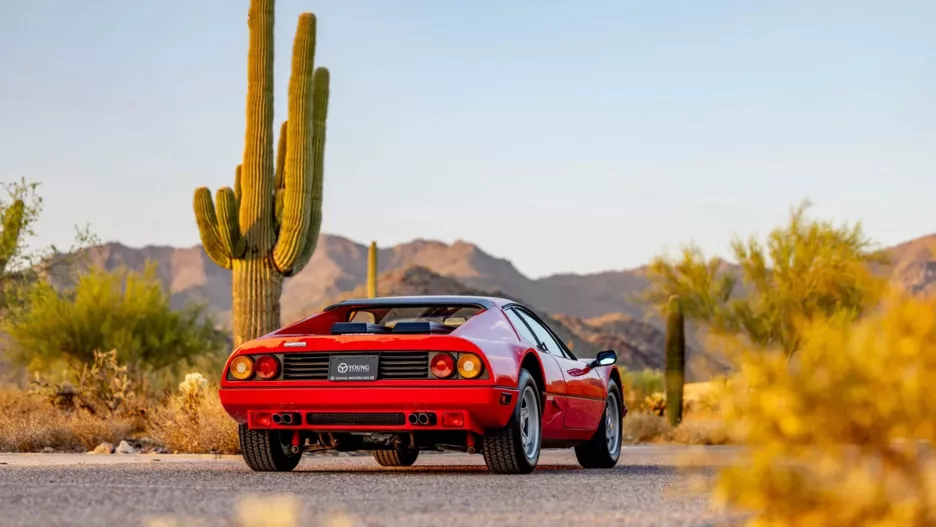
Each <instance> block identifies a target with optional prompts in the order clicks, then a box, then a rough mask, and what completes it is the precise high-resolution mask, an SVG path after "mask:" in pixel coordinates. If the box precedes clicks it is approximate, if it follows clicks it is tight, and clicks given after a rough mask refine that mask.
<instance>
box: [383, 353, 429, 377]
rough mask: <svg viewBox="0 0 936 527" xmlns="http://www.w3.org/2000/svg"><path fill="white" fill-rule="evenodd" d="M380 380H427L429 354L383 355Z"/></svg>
mask: <svg viewBox="0 0 936 527" xmlns="http://www.w3.org/2000/svg"><path fill="white" fill-rule="evenodd" d="M378 364H379V365H380V368H378V374H377V377H378V378H380V379H426V378H428V377H429V353H427V352H425V351H414V352H408V351H407V352H402V353H382V354H381V355H380V362H379V363H378Z"/></svg>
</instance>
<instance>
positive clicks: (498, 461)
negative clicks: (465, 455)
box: [481, 369, 543, 474]
mask: <svg viewBox="0 0 936 527" xmlns="http://www.w3.org/2000/svg"><path fill="white" fill-rule="evenodd" d="M517 387H518V388H519V390H518V391H519V394H520V399H519V400H518V401H517V405H516V406H515V407H514V411H513V414H512V415H511V416H510V421H508V422H507V426H506V427H504V428H501V429H499V430H492V431H489V432H487V433H486V434H485V435H484V439H483V440H482V443H481V452H482V454H483V455H484V462H485V463H486V464H487V466H488V470H490V471H491V472H494V473H497V474H529V473H530V472H533V469H535V468H536V463H537V462H538V461H539V456H540V445H541V443H542V429H543V412H542V410H541V408H540V391H539V389H538V388H537V387H536V382H534V381H533V376H532V375H530V372H528V371H527V370H525V369H521V370H520V378H519V382H518V383H517Z"/></svg>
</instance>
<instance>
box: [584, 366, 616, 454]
mask: <svg viewBox="0 0 936 527" xmlns="http://www.w3.org/2000/svg"><path fill="white" fill-rule="evenodd" d="M575 457H576V459H578V462H579V464H580V465H582V466H583V467H585V468H612V467H613V466H614V465H617V462H618V458H619V457H621V399H620V395H619V394H618V389H617V384H615V382H614V381H609V382H608V398H607V399H606V400H605V411H604V414H603V415H602V416H601V422H600V423H599V424H598V430H596V431H595V435H594V436H592V438H591V439H589V440H588V441H587V442H585V443H582V444H579V445H576V446H575Z"/></svg>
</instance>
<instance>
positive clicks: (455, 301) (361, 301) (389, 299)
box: [324, 295, 496, 311]
mask: <svg viewBox="0 0 936 527" xmlns="http://www.w3.org/2000/svg"><path fill="white" fill-rule="evenodd" d="M435 305H439V306H444V305H466V306H479V307H483V308H485V309H490V308H492V307H494V306H495V305H496V303H495V302H494V300H493V299H491V298H488V297H484V296H460V295H449V296H434V295H425V296H386V297H380V298H352V299H349V300H344V301H341V302H338V303H337V304H332V305H330V306H328V307H326V308H325V309H324V311H328V310H330V309H335V308H336V307H341V306H435Z"/></svg>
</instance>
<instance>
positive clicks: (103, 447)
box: [92, 441, 114, 454]
mask: <svg viewBox="0 0 936 527" xmlns="http://www.w3.org/2000/svg"><path fill="white" fill-rule="evenodd" d="M92 452H93V453H94V454H113V453H114V445H112V444H110V443H108V442H107V441H105V442H103V443H101V444H100V445H98V446H96V447H94V450H93V451H92Z"/></svg>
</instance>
